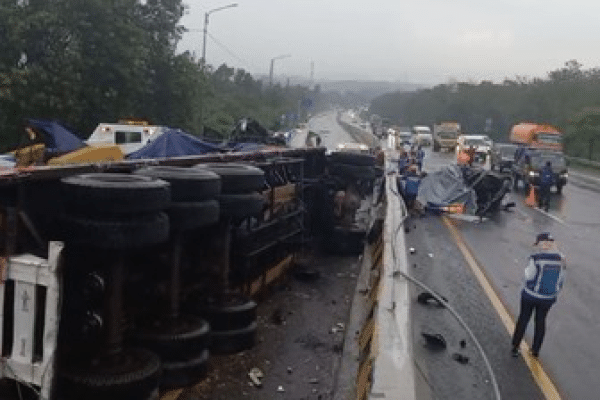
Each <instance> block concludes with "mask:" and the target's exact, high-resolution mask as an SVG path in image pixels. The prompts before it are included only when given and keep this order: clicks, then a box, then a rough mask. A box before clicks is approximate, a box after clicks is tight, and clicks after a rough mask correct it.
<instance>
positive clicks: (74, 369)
mask: <svg viewBox="0 0 600 400" xmlns="http://www.w3.org/2000/svg"><path fill="white" fill-rule="evenodd" d="M118 357H119V362H118V363H115V362H112V363H111V364H113V365H103V364H102V363H101V364H100V365H94V366H89V365H85V366H81V365H79V366H78V365H77V364H76V363H72V362H68V363H65V368H64V369H60V370H59V373H58V382H59V389H58V390H59V392H60V396H59V397H60V398H61V399H63V400H81V399H89V400H106V399H112V400H129V399H148V398H151V397H152V396H153V395H155V393H156V392H157V389H158V384H159V379H160V373H161V365H160V359H159V358H158V356H157V355H156V354H154V353H152V352H150V351H148V350H143V349H125V350H123V351H122V352H121V354H119V355H118Z"/></svg>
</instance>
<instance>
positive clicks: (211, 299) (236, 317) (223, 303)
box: [188, 163, 265, 354]
mask: <svg viewBox="0 0 600 400" xmlns="http://www.w3.org/2000/svg"><path fill="white" fill-rule="evenodd" d="M195 168H196V169H204V170H209V171H212V172H214V173H216V174H217V175H219V176H220V178H221V195H220V196H219V204H220V218H221V224H236V223H239V222H240V221H242V220H244V219H246V218H249V217H253V216H259V215H260V213H261V212H262V211H263V207H264V199H263V197H262V195H261V194H260V193H258V191H259V190H262V189H263V188H264V186H265V177H264V172H263V171H262V170H261V169H260V168H257V167H254V166H251V165H248V164H243V163H222V164H220V163H209V164H199V165H197V166H196V167H195ZM238 267H242V266H238ZM228 268H229V269H230V271H229V272H230V273H236V266H228ZM188 309H189V310H190V312H191V313H193V314H195V315H198V316H201V317H203V318H206V319H207V320H208V322H209V323H210V325H211V334H210V336H211V340H210V351H211V353H214V354H232V353H237V352H240V351H243V350H246V349H249V348H251V347H253V346H254V344H255V339H256V328H257V324H256V303H255V302H254V301H252V300H251V299H249V298H247V297H246V296H243V295H240V294H235V293H227V292H223V293H217V294H215V295H209V296H207V295H206V293H200V292H196V293H193V294H192V295H191V296H190V298H189V301H188Z"/></svg>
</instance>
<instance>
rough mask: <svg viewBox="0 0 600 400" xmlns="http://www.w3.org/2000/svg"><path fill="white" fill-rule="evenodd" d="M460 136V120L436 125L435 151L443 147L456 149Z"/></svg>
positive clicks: (434, 132)
mask: <svg viewBox="0 0 600 400" xmlns="http://www.w3.org/2000/svg"><path fill="white" fill-rule="evenodd" d="M459 136H460V124H459V123H458V122H442V123H440V124H439V125H434V126H433V151H440V150H442V149H447V150H452V151H454V149H455V148H456V141H457V139H458V137H459Z"/></svg>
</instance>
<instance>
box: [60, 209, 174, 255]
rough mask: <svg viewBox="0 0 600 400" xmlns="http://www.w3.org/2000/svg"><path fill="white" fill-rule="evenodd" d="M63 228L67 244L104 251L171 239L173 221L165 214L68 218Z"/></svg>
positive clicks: (63, 235) (65, 219)
mask: <svg viewBox="0 0 600 400" xmlns="http://www.w3.org/2000/svg"><path fill="white" fill-rule="evenodd" d="M60 225H61V226H60V232H61V234H60V236H61V238H62V240H64V241H65V242H66V243H69V244H74V245H81V246H89V247H97V248H102V249H129V248H139V247H144V246H150V245H155V244H159V243H163V242H166V241H167V239H168V238H169V218H168V217H167V215H166V214H165V213H162V212H159V213H154V214H141V215H135V216H131V217H125V216H122V217H118V218H116V217H112V218H105V219H103V220H98V219H90V218H87V217H80V216H76V215H67V216H65V217H63V218H62V220H61V222H60Z"/></svg>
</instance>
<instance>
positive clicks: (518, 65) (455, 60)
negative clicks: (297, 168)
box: [180, 0, 600, 84]
mask: <svg viewBox="0 0 600 400" xmlns="http://www.w3.org/2000/svg"><path fill="white" fill-rule="evenodd" d="M232 2H237V3H238V7H236V8H231V9H227V10H223V11H218V12H215V13H213V14H211V15H210V22H209V25H208V32H209V35H211V36H212V37H213V38H214V39H215V40H216V41H217V42H218V43H217V42H215V40H213V39H212V38H210V37H209V38H208V39H207V50H206V58H207V62H208V63H209V64H213V65H216V66H218V65H220V64H222V63H226V64H228V65H229V66H234V67H236V68H245V69H246V70H248V71H249V72H251V73H253V74H267V73H268V71H269V65H270V60H271V59H272V58H273V57H276V56H279V55H283V54H288V53H289V54H291V55H292V57H290V58H287V59H282V60H277V61H276V62H275V73H276V74H277V75H287V76H303V77H306V78H308V77H309V76H310V65H311V61H313V62H314V66H315V79H317V80H319V79H362V80H391V81H408V82H412V83H428V84H435V83H442V82H447V81H448V80H450V79H457V80H460V81H467V80H471V81H476V82H478V81H480V80H483V79H487V80H493V81H496V82H499V81H502V80H503V79H504V78H505V77H508V78H514V77H515V76H517V75H522V76H528V77H545V76H546V73H547V72H548V71H552V70H555V69H557V68H561V67H562V66H563V65H564V63H565V62H566V61H568V60H571V59H576V60H578V61H579V62H580V63H582V64H583V67H584V68H592V67H596V66H599V65H600V46H598V37H599V36H600V24H598V22H597V21H598V15H600V2H597V1H593V0H570V1H564V0H563V1H557V0H495V1H489V0H405V1H401V0H371V1H364V0H363V1H358V0H246V1H245V0H237V1H236V0H233V1H228V0H205V1H199V0H187V2H186V4H187V6H188V12H187V15H186V16H184V18H183V20H182V23H183V24H184V25H185V27H186V28H188V29H194V30H197V31H191V32H188V33H186V34H185V35H184V37H183V40H182V42H181V43H180V50H190V51H194V52H195V53H196V55H197V56H198V57H200V56H201V53H202V32H201V30H202V28H203V25H204V13H205V12H206V11H208V10H211V9H214V8H218V7H221V6H224V5H227V4H230V3H232Z"/></svg>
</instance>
